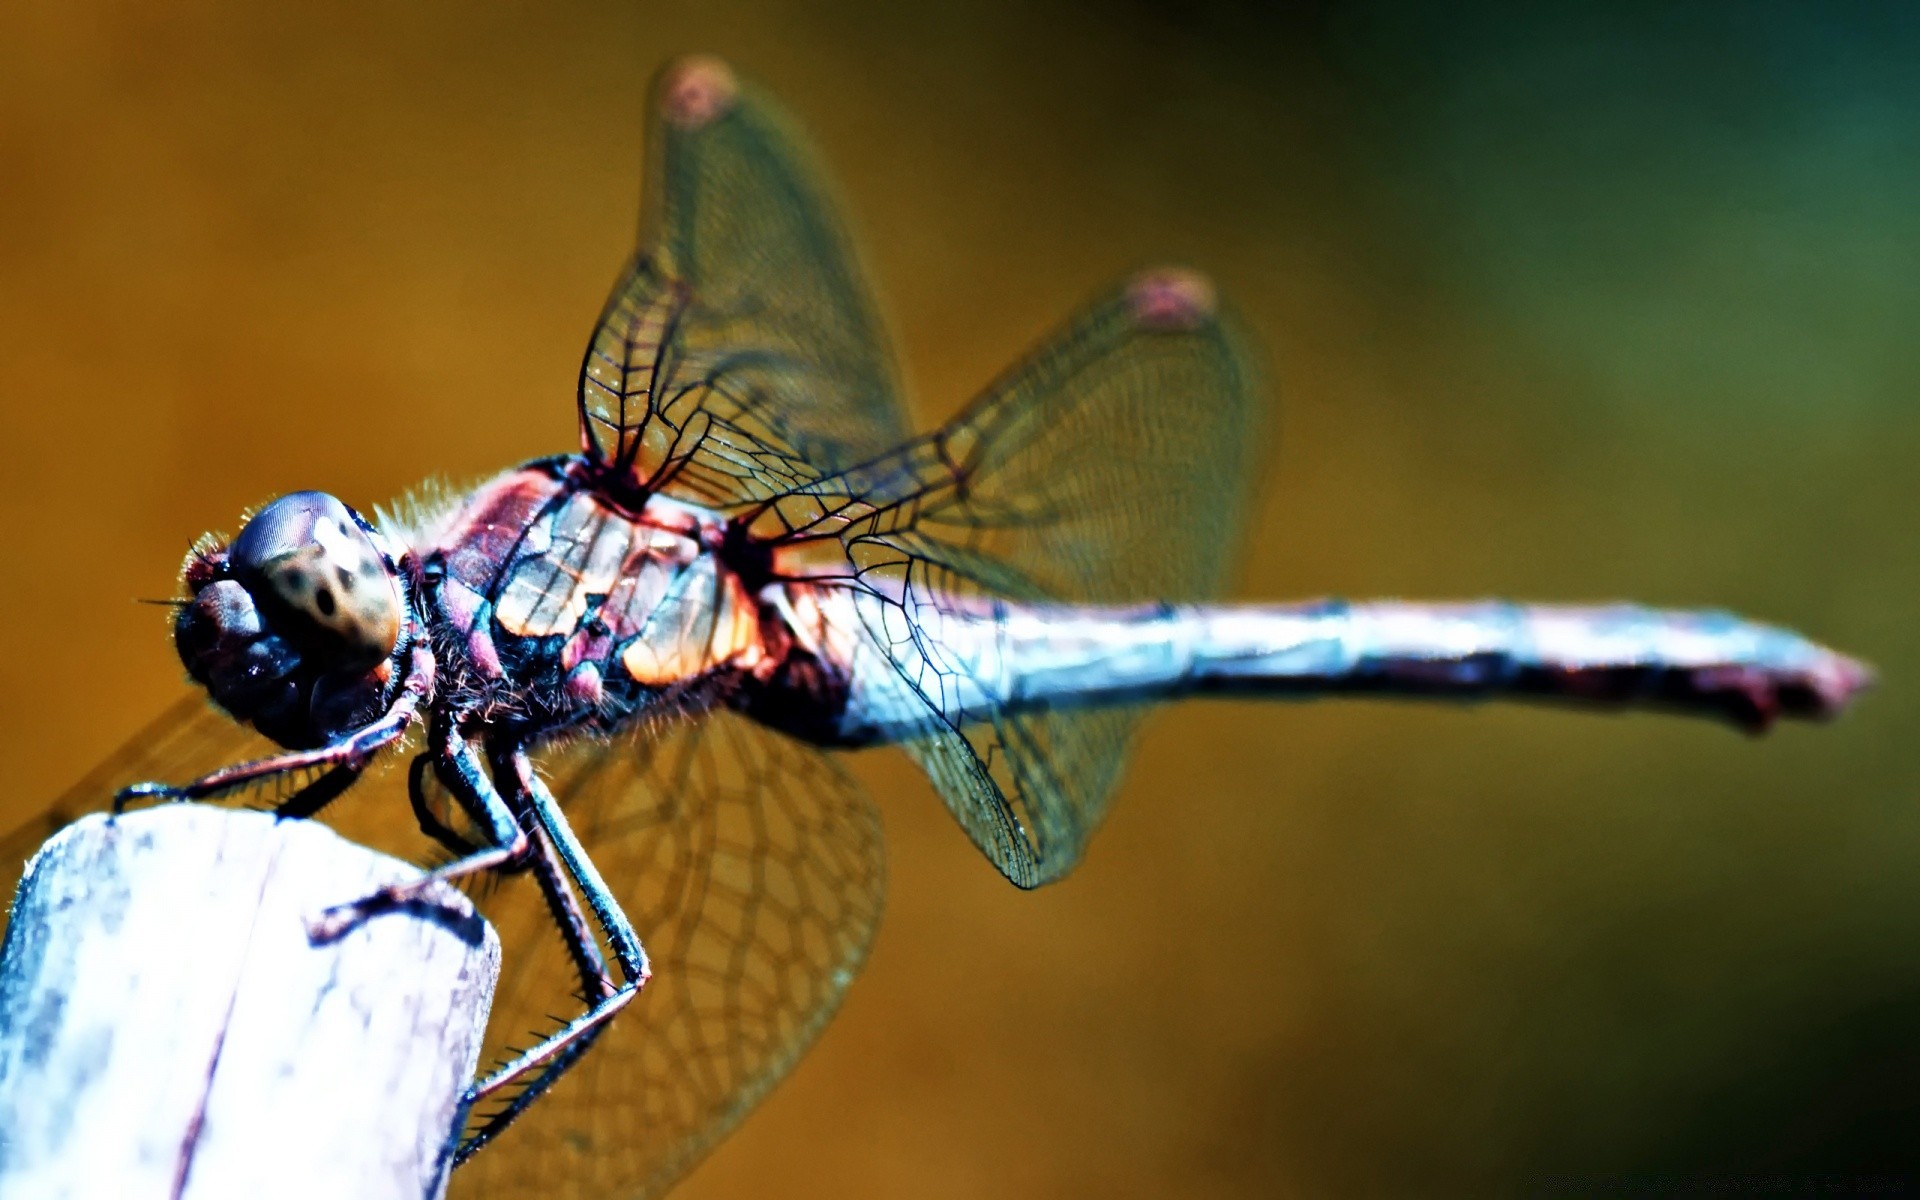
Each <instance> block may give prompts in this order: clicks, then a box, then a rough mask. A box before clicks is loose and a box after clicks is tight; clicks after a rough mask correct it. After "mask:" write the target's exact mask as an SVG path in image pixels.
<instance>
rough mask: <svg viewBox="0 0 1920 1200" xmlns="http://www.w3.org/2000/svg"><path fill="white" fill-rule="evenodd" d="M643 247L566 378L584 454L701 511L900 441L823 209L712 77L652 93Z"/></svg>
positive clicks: (863, 316) (692, 69)
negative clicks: (570, 379)
mask: <svg viewBox="0 0 1920 1200" xmlns="http://www.w3.org/2000/svg"><path fill="white" fill-rule="evenodd" d="M650 128H651V130H652V134H651V151H652V159H651V166H650V169H649V172H648V177H647V180H646V193H647V197H646V199H647V203H648V205H649V208H648V215H647V219H646V222H645V228H644V230H643V235H642V244H641V249H640V251H639V253H638V254H637V255H636V256H635V258H634V260H633V262H632V264H631V265H630V266H629V267H628V269H627V271H626V272H625V274H624V275H623V276H622V278H621V279H620V281H619V283H618V284H617V285H616V286H615V288H614V291H613V294H612V296H611V297H610V298H609V300H608V302H607V306H606V308H605V310H604V311H603V312H602V314H601V318H600V322H599V325H598V327H597V328H596V329H595V331H594V335H593V340H592V341H591V343H590V344H589V345H588V348H587V353H586V358H585V361H584V363H583V364H582V367H581V372H580V415H581V431H582V437H583V440H584V441H585V443H586V449H587V452H588V453H589V454H591V455H593V456H595V457H596V458H597V459H598V460H599V461H601V462H602V463H605V464H608V465H610V466H613V467H616V468H618V469H619V470H621V471H630V472H632V473H633V474H634V475H635V477H636V479H637V481H638V482H639V483H640V484H641V486H643V487H646V488H648V489H650V490H651V489H664V490H666V491H669V492H671V493H673V494H675V495H678V496H681V497H682V498H685V499H691V500H694V501H697V502H700V503H704V504H709V505H713V506H716V507H727V506H730V505H733V504H736V503H741V502H751V501H756V500H761V499H765V498H766V497H768V496H772V495H775V494H778V493H780V492H784V491H787V490H789V489H791V488H793V487H795V486H798V485H800V484H803V483H806V482H809V481H811V480H814V479H817V478H818V477H819V476H820V475H822V474H826V473H829V472H832V471H835V470H839V469H842V468H844V467H847V466H850V465H851V464H853V463H855V462H860V461H864V460H866V459H869V458H872V457H874V456H876V455H879V454H882V453H884V452H886V451H888V450H891V449H892V448H894V447H895V446H897V445H899V444H900V443H901V442H902V441H904V440H905V439H906V436H907V428H906V421H905V418H904V416H903V414H902V411H901V408H900V403H899V400H898V390H899V389H898V386H897V383H896V380H895V377H894V367H893V357H892V354H891V352H890V350H889V348H888V344H887V338H886V335H885V332H884V330H883V329H882V327H881V324H880V320H879V318H878V316H877V315H876V312H875V309H874V307H873V304H872V302H871V300H870V299H869V292H868V288H867V286H866V284H865V282H864V279H863V276H862V274H861V271H860V269H859V264H858V262H857V260H856V257H855V255H854V252H853V249H852V246H851V243H850V242H849V240H848V238H847V235H846V232H845V230H844V229H843V228H842V226H841V224H840V222H839V219H838V217H837V215H836V209H837V206H836V204H835V203H834V202H833V199H832V196H831V194H830V192H829V190H828V187H827V185H826V183H825V182H824V180H823V178H822V176H821V174H820V172H819V171H818V170H817V169H816V168H815V167H814V165H813V162H812V156H811V154H810V153H809V152H808V150H807V149H806V147H805V145H804V144H803V141H802V139H801V138H800V136H799V135H798V134H797V133H796V132H795V131H794V130H793V129H792V128H791V127H790V126H789V125H788V123H787V121H786V119H785V117H784V116H783V115H782V114H781V113H780V112H779V111H778V109H777V108H776V107H775V105H774V104H773V103H772V102H771V101H770V100H768V99H767V98H765V97H764V96H763V95H761V94H760V93H759V92H758V91H757V90H756V89H753V88H752V87H750V86H747V85H743V84H742V83H740V82H739V81H738V80H736V79H734V77H733V76H732V75H731V73H730V72H728V71H727V69H726V68H725V67H724V66H723V65H721V64H719V63H717V62H714V61H712V60H706V59H692V60H688V61H685V62H682V63H680V64H678V65H677V66H675V67H673V68H671V69H670V70H669V71H668V72H667V73H666V74H665V75H664V76H663V77H662V80H661V82H660V84H659V86H658V88H657V89H656V93H655V102H654V109H653V116H652V121H651V126H650Z"/></svg>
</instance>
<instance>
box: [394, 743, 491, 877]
mask: <svg viewBox="0 0 1920 1200" xmlns="http://www.w3.org/2000/svg"><path fill="white" fill-rule="evenodd" d="M433 760H434V755H433V753H432V752H431V751H428V752H427V753H424V754H417V755H415V756H414V759H413V765H412V766H410V767H408V768H407V800H408V802H409V803H411V804H412V805H413V817H414V820H416V821H418V822H419V823H420V832H421V833H424V834H426V835H427V836H428V837H430V838H432V839H433V840H434V841H436V842H438V843H440V844H441V845H442V846H445V847H446V848H447V849H448V850H451V851H453V853H455V854H456V855H461V856H465V855H468V854H472V853H474V852H475V851H477V850H479V849H480V847H479V846H478V845H477V844H475V843H474V842H471V841H469V840H468V839H467V838H465V837H463V836H461V835H460V834H459V833H458V832H457V831H455V829H454V828H453V826H451V825H448V824H447V823H446V822H445V821H442V820H441V819H440V817H439V815H438V814H437V813H435V812H434V811H433V806H432V805H430V804H428V803H427V791H426V783H427V772H429V771H431V770H433Z"/></svg>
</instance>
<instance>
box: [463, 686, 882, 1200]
mask: <svg viewBox="0 0 1920 1200" xmlns="http://www.w3.org/2000/svg"><path fill="white" fill-rule="evenodd" d="M547 766H548V767H549V772H548V773H549V775H550V777H551V780H552V785H553V790H554V793H555V795H556V796H558V797H559V799H560V801H561V805H562V807H563V808H564V809H565V811H566V813H567V815H568V819H569V820H570V821H571V822H572V824H573V827H574V830H575V832H576V833H578V834H579V835H580V839H581V841H582V843H583V844H584V845H585V847H586V849H587V852H588V853H589V854H590V855H592V857H593V859H594V861H595V863H596V864H598V866H599V867H600V870H601V873H602V874H603V875H604V876H605V878H606V879H607V881H608V883H609V885H610V886H611V887H613V889H614V891H615V892H616V893H617V894H618V896H619V899H620V901H621V903H622V905H623V906H624V907H625V909H626V912H627V915H628V916H629V917H630V918H631V919H632V921H633V924H634V927H635V928H636V929H637V930H638V931H639V934H640V937H641V940H642V941H643V942H644V944H645V946H646V949H647V953H648V955H649V957H650V959H651V961H652V967H653V978H652V981H651V982H649V983H648V984H647V986H646V987H645V988H644V989H643V990H642V991H641V993H640V995H639V996H638V997H637V998H636V999H635V1000H634V1001H633V1003H632V1004H631V1005H629V1006H628V1007H627V1008H626V1009H625V1010H624V1011H623V1012H621V1013H620V1015H619V1016H618V1017H616V1018H615V1019H614V1021H613V1022H612V1024H611V1027H610V1028H609V1029H608V1030H607V1032H606V1034H605V1035H604V1036H602V1037H601V1038H600V1040H599V1041H598V1042H597V1043H595V1044H594V1046H593V1048H592V1049H591V1050H589V1051H588V1052H587V1054H585V1055H584V1056H583V1057H582V1058H581V1060H580V1062H579V1064H578V1065H577V1066H575V1067H574V1068H573V1070H572V1071H571V1072H570V1073H569V1074H568V1075H567V1076H566V1077H565V1078H563V1079H562V1080H561V1081H560V1082H559V1083H558V1084H557V1085H556V1086H555V1087H554V1089H553V1091H552V1092H551V1093H549V1094H548V1095H546V1096H544V1097H542V1098H541V1099H540V1100H539V1101H538V1102H537V1103H535V1104H533V1105H532V1106H531V1107H530V1108H529V1109H528V1110H527V1112H526V1114H525V1115H524V1116H522V1117H521V1118H520V1119H519V1121H518V1122H516V1123H515V1124H514V1126H513V1127H512V1128H511V1129H509V1130H508V1131H507V1132H506V1133H505V1134H503V1135H502V1136H501V1138H500V1140H499V1142H498V1143H497V1144H496V1145H494V1146H492V1147H489V1148H488V1149H486V1150H484V1151H482V1152H481V1153H480V1154H478V1155H476V1156H475V1157H474V1158H473V1160H472V1161H471V1162H469V1163H468V1164H467V1165H466V1166H464V1167H462V1168H461V1169H460V1170H459V1171H457V1172H456V1173H455V1175H454V1179H453V1190H452V1195H453V1196H455V1197H460V1196H473V1197H478V1196H496V1195H541V1196H550V1197H566V1196H580V1197H589V1196H590V1197H596V1198H598V1197H620V1198H622V1200H625V1198H627V1197H637V1196H655V1195H659V1194H660V1193H661V1192H664V1191H665V1190H666V1189H667V1188H668V1187H669V1186H671V1185H672V1183H673V1182H674V1181H675V1180H677V1179H678V1178H679V1177H680V1176H681V1175H683V1174H684V1173H685V1172H686V1171H687V1170H689V1169H690V1168H691V1167H692V1166H693V1165H694V1164H695V1163H696V1162H698V1161H699V1160H700V1158H701V1157H702V1156H704V1155H705V1153H706V1152H707V1151H708V1150H709V1149H711V1148H712V1146H713V1145H714V1144H715V1143H716V1142H717V1141H718V1140H719V1139H720V1138H721V1137H722V1136H724V1135H725V1134H726V1133H727V1132H728V1131H729V1130H731V1129H732V1128H733V1127H734V1126H735V1125H736V1124H738V1123H739V1121H740V1119H741V1118H742V1117H743V1116H745V1115H746V1113H747V1112H748V1111H749V1110H750V1109H751V1108H752V1107H753V1105H754V1104H755V1103H756V1102H757V1101H758V1100H759V1099H760V1098H761V1097H762V1096H763V1095H765V1094H766V1092H767V1091H768V1090H769V1089H770V1088H771V1087H772V1086H773V1085H774V1084H775V1083H777V1082H778V1081H779V1080H780V1079H781V1078H782V1077H783V1076H785V1075H786V1073H787V1072H788V1070H790V1069H791V1068H792V1066H793V1064H794V1062H795V1061H796V1060H797V1059H798V1058H799V1056H800V1054H801V1053H802V1052H803V1051H804V1050H805V1049H806V1048H807V1046H808V1045H810V1044H811V1043H812V1041H813V1039H814V1038H815V1037H816V1036H817V1035H818V1034H819V1032H820V1030H821V1029H822V1027H824V1026H825V1024H826V1022H827V1019H828V1018H829V1017H830V1016H832V1014H833V1012H834V1010H835V1009H836V1008H837V1007H838V1006H839V1003H840V999H841V996H842V994H843V993H844V991H845V989H846V987H847V985H848V984H849V983H850V982H851V981H852V979H853V977H854V974H855V973H856V972H857V971H858V970H859V968H860V965H861V963H862V962H863V961H864V960H865V958H866V954H867V947H868V945H869V943H870V942H871V940H872V937H873V932H874V928H875V926H876V924H877V922H878V920H879V915H880V905H881V892H882V884H883V876H884V870H883V862H882V857H881V848H880V829H879V823H878V818H877V816H876V814H875V813H874V810H873V807H872V804H871V802H870V801H869V800H868V799H867V797H866V795H865V794H864V793H863V792H862V791H861V789H860V788H859V786H858V785H857V784H855V783H854V782H853V781H852V780H851V779H850V778H849V777H848V776H846V775H845V774H844V773H843V772H842V771H841V770H840V769H839V768H838V767H837V766H836V765H834V764H833V763H832V762H831V761H829V760H828V759H827V758H826V757H825V756H823V755H822V754H820V753H819V752H818V751H816V750H813V749H810V748H808V747H805V746H802V745H801V744H799V743H797V742H793V741H790V740H788V739H786V738H784V737H782V736H780V735H778V734H774V733H771V732H768V731H766V730H764V729H762V728H760V727H758V726H755V725H751V724H749V723H748V722H747V721H745V720H744V719H742V718H739V717H737V716H734V715H732V714H730V713H720V714H716V715H714V716H711V717H707V718H703V719H701V720H700V721H698V722H697V723H682V724H680V725H678V726H676V727H674V728H673V729H672V730H671V732H666V733H664V736H663V737H662V739H661V740H659V741H657V742H653V743H648V742H646V741H640V740H634V739H629V740H625V741H621V742H617V743H612V744H608V743H581V744H578V745H576V746H575V747H573V748H571V749H568V750H564V751H561V752H558V753H556V754H554V755H553V756H552V757H551V759H550V760H549V762H548V763H547ZM481 903H482V907H483V908H485V909H486V911H487V913H488V916H489V917H490V918H491V919H492V920H493V922H494V924H495V926H496V927H497V928H498V929H499V930H500V933H501V938H502V942H503V945H504V948H505V954H504V965H503V968H502V974H501V980H500V988H499V992H498V993H497V995H496V997H495V1000H494V1012H493V1017H492V1020H491V1023H490V1025H489V1034H488V1052H489V1054H490V1055H492V1056H493V1057H496V1058H497V1057H501V1056H503V1055H504V1051H505V1048H506V1047H507V1046H508V1045H514V1046H524V1045H526V1044H529V1043H530V1042H532V1041H533V1040H534V1037H535V1034H536V1033H537V1032H544V1031H545V1030H548V1029H551V1028H552V1027H553V1025H554V1024H555V1022H556V1019H557V1018H560V1017H562V1016H565V1015H570V1014H571V1013H573V1012H577V1011H578V1009H579V1000H578V999H577V998H575V997H573V996H572V995H570V991H571V989H572V988H573V987H574V986H575V980H574V975H573V971H572V968H571V967H570V965H569V961H568V959H567V958H566V956H565V955H564V954H563V953H562V952H561V950H560V943H559V940H558V936H557V934H555V932H554V930H553V926H552V923H551V921H550V920H549V919H548V917H547V914H546V910H545V908H544V906H543V904H542V902H541V900H540V897H539V894H538V891H537V889H536V888H535V886H534V883H533V881H532V880H529V879H509V880H505V881H503V882H502V883H501V884H500V886H499V888H498V889H497V890H496V891H494V893H493V894H491V895H487V896H484V897H483V898H482V901H481Z"/></svg>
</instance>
